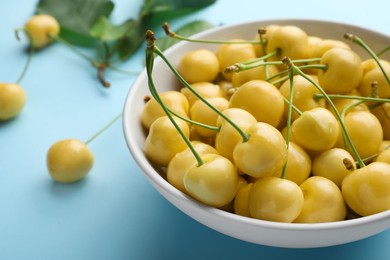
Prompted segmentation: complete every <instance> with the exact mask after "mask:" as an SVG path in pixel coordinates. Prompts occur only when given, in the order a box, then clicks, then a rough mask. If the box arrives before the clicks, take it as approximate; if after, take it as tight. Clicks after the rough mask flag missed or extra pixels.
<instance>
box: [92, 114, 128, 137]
mask: <svg viewBox="0 0 390 260" xmlns="http://www.w3.org/2000/svg"><path fill="white" fill-rule="evenodd" d="M121 117H122V113H119V114H118V115H117V116H116V117H114V118H113V119H112V120H111V121H110V122H109V123H108V124H106V125H105V126H104V127H103V128H101V129H100V130H99V131H97V132H96V133H95V134H94V135H93V136H92V137H90V138H89V139H88V140H87V141H85V144H89V143H90V142H92V141H93V140H94V139H95V138H96V137H98V136H99V135H101V134H102V133H103V132H104V131H106V130H107V129H108V128H110V127H111V126H112V125H113V124H114V123H115V122H116V121H117V120H118V119H119V118H121Z"/></svg>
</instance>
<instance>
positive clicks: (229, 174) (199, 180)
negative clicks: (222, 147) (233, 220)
mask: <svg viewBox="0 0 390 260" xmlns="http://www.w3.org/2000/svg"><path fill="white" fill-rule="evenodd" d="M202 159H203V161H204V164H202V165H200V166H198V165H195V166H194V167H192V168H190V169H189V170H188V171H187V173H186V174H185V175H184V186H185V188H186V190H187V192H188V194H190V195H191V196H192V197H194V198H195V199H197V200H199V201H200V202H203V203H204V204H206V205H209V206H214V207H222V206H224V205H226V204H228V203H229V202H231V201H232V200H233V199H234V197H235V196H236V193H237V187H238V174H237V171H236V167H235V166H234V164H233V163H232V162H230V160H228V159H226V158H224V157H222V156H220V155H217V154H205V155H203V156H202Z"/></svg>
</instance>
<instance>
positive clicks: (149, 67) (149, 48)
mask: <svg viewBox="0 0 390 260" xmlns="http://www.w3.org/2000/svg"><path fill="white" fill-rule="evenodd" d="M145 40H146V61H145V62H146V73H147V76H148V86H149V91H150V93H151V94H152V96H153V97H154V99H156V101H157V102H158V103H159V104H160V106H161V108H162V109H163V110H164V112H165V114H166V115H167V117H168V118H169V120H170V121H171V123H172V124H173V126H174V127H175V128H176V130H177V131H178V133H179V134H180V136H181V137H182V138H183V140H184V142H185V143H186V145H187V146H188V148H189V149H190V150H191V152H192V154H193V155H194V156H195V159H196V161H197V163H198V166H200V165H203V164H204V161H203V159H202V158H201V156H200V155H199V153H198V152H197V151H196V150H195V148H194V146H193V145H192V144H191V141H190V140H189V139H188V138H187V136H186V135H185V134H184V133H183V131H182V130H181V129H180V127H179V126H178V124H177V123H176V121H175V120H174V119H173V117H172V114H171V113H170V112H169V110H168V108H167V107H166V106H165V104H164V102H163V101H162V100H161V98H160V95H159V94H158V92H157V89H156V86H155V84H154V81H153V76H152V73H153V65H154V54H155V52H156V50H157V46H156V45H155V41H156V38H155V37H154V33H153V32H152V31H150V30H148V31H147V32H146V36H145Z"/></svg>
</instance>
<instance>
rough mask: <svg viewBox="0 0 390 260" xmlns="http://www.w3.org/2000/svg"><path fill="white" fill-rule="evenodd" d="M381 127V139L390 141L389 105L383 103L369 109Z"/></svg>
mask: <svg viewBox="0 0 390 260" xmlns="http://www.w3.org/2000/svg"><path fill="white" fill-rule="evenodd" d="M389 88H390V87H389ZM371 112H372V113H373V114H374V115H375V116H376V118H378V120H379V122H380V123H381V125H382V130H383V138H384V139H386V140H390V103H383V104H380V105H378V106H377V107H375V108H373V109H371Z"/></svg>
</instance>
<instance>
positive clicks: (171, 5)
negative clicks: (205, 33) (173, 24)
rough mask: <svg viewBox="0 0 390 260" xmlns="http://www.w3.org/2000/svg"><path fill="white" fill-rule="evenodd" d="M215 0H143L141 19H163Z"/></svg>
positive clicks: (189, 11) (199, 7) (190, 10)
mask: <svg viewBox="0 0 390 260" xmlns="http://www.w3.org/2000/svg"><path fill="white" fill-rule="evenodd" d="M216 1H217V0H144V5H143V7H142V9H141V13H140V16H141V19H142V20H147V21H149V22H150V23H156V22H158V21H165V20H167V18H168V17H170V18H173V17H178V16H180V15H184V14H188V13H191V12H194V11H197V10H199V9H201V8H204V7H207V6H209V5H212V4H214V3H215V2H216Z"/></svg>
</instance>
